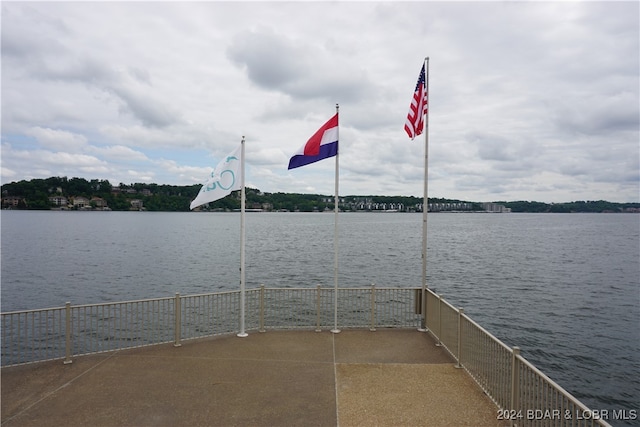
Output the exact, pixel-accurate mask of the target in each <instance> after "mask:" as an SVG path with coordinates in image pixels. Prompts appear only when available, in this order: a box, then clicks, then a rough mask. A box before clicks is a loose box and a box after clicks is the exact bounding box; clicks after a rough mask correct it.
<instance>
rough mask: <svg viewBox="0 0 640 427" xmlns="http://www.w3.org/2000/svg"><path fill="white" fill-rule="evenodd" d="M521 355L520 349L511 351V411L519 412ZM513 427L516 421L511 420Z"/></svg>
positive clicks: (516, 348)
mask: <svg viewBox="0 0 640 427" xmlns="http://www.w3.org/2000/svg"><path fill="white" fill-rule="evenodd" d="M519 355H520V347H513V349H512V351H511V411H512V413H517V412H518V407H519V406H520V369H519V361H518V356H519ZM511 425H514V419H513V418H512V419H511Z"/></svg>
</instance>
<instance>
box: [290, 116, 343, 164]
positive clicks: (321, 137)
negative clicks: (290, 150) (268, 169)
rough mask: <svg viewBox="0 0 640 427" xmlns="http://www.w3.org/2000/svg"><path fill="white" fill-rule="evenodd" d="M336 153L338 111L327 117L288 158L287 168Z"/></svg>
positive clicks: (313, 161) (312, 161)
mask: <svg viewBox="0 0 640 427" xmlns="http://www.w3.org/2000/svg"><path fill="white" fill-rule="evenodd" d="M337 154H338V113H336V115H335V116H333V117H332V118H330V119H329V121H328V122H327V123H325V124H324V125H323V126H322V127H321V128H320V129H318V131H317V132H316V133H314V134H313V136H312V137H311V138H309V140H308V141H307V143H306V144H304V145H303V146H302V147H300V148H299V149H298V151H296V152H295V154H294V155H293V156H292V157H291V159H290V160H289V167H288V169H293V168H299V167H300V166H305V165H308V164H310V163H315V162H317V161H319V160H322V159H327V158H329V157H333V156H335V155H337Z"/></svg>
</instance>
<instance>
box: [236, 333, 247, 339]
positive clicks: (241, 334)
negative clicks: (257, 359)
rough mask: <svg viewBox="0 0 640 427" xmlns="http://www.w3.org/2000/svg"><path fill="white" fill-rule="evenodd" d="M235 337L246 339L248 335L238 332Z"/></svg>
mask: <svg viewBox="0 0 640 427" xmlns="http://www.w3.org/2000/svg"><path fill="white" fill-rule="evenodd" d="M236 336H238V337H240V338H246V337H248V336H249V334H248V333H246V332H240V333H239V334H237V335H236Z"/></svg>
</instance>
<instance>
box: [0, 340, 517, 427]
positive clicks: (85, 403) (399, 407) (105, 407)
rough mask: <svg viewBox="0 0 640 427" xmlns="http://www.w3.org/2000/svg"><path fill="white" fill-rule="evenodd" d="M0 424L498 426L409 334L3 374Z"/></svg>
mask: <svg viewBox="0 0 640 427" xmlns="http://www.w3.org/2000/svg"><path fill="white" fill-rule="evenodd" d="M1 387H2V405H1V409H2V418H1V420H2V421H1V422H2V427H5V426H6V427H17V426H141V427H146V426H256V427H260V426H341V427H350V426H435V427H445V426H455V427H462V426H473V427H485V426H486V427H495V426H503V425H504V424H503V422H501V421H498V420H497V407H496V406H495V404H494V403H493V402H492V401H491V400H490V399H489V398H488V397H487V396H486V395H485V394H484V393H483V392H482V390H481V389H480V388H479V387H478V385H477V384H476V383H475V382H474V381H473V380H472V378H471V377H470V376H469V375H468V374H467V373H466V372H465V371H464V370H463V369H456V368H455V362H454V361H453V360H452V359H451V358H450V356H449V355H448V354H447V353H446V351H445V350H444V349H442V348H441V347H437V346H436V345H435V342H434V340H433V339H432V337H431V336H430V335H429V334H427V333H424V332H419V331H416V330H412V329H379V330H377V331H375V332H371V331H368V330H348V329H347V330H343V331H342V332H340V333H338V334H334V333H331V332H329V331H323V332H314V331H267V332H265V333H258V332H253V333H250V334H249V336H248V337H246V338H239V337H237V336H235V335H228V336H219V337H212V338H205V339H198V340H191V341H184V342H183V343H182V345H181V346H180V347H174V346H173V345H172V344H161V345H154V346H149V347H142V348H136V349H128V350H120V351H115V352H109V353H102V354H95V355H88V356H81V357H76V358H74V360H73V363H71V364H67V365H65V364H63V362H62V361H61V360H56V361H48V362H40V363H34V364H29V365H22V366H14V367H6V368H2V370H1Z"/></svg>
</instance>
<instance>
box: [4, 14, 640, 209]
mask: <svg viewBox="0 0 640 427" xmlns="http://www.w3.org/2000/svg"><path fill="white" fill-rule="evenodd" d="M247 6H248V5H247V4H246V3H243V2H237V3H233V2H196V3H189V4H186V3H179V2H160V3H146V2H102V3H93V2H86V3H83V2H74V3H68V2H42V3H32V2H4V3H3V4H2V28H1V31H2V43H3V46H2V47H3V48H2V95H1V96H2V98H1V101H2V182H3V183H5V182H9V181H15V180H20V179H30V178H34V177H38V178H46V177H48V176H51V175H59V174H64V175H68V176H83V177H85V178H87V179H109V180H112V181H114V183H115V184H117V183H119V182H127V183H128V182H145V181H147V180H148V181H149V182H151V181H153V182H157V183H160V184H175V185H185V184H195V183H198V182H200V181H201V180H202V173H203V172H204V174H205V175H206V174H207V173H208V171H210V170H211V168H212V167H213V166H215V164H217V162H218V160H219V159H220V158H221V157H222V156H224V155H225V154H226V153H228V152H229V151H230V150H232V149H233V148H234V147H235V146H236V144H238V143H239V141H240V138H241V137H242V136H243V135H244V136H246V139H247V184H250V185H253V186H255V187H257V188H259V189H261V190H263V191H268V192H278V191H284V192H307V191H313V192H320V193H323V194H332V193H333V188H334V185H333V162H332V161H325V162H320V163H319V164H316V165H314V166H310V167H305V168H300V169H298V170H295V171H288V170H287V169H286V167H287V163H288V158H289V156H290V155H291V153H292V152H293V151H295V149H297V148H298V147H299V146H300V145H301V144H303V143H304V142H305V141H306V139H307V138H308V137H310V136H311V135H312V134H313V133H314V132H315V130H317V128H318V127H319V126H320V125H321V124H322V123H324V122H325V121H326V120H327V119H328V118H329V117H330V116H331V115H332V114H333V112H334V111H335V104H336V103H339V104H340V124H341V129H340V135H341V142H340V144H341V154H340V166H341V171H340V172H341V174H340V189H341V193H342V194H389V195H394V194H397V195H415V196H421V195H422V188H423V183H422V177H423V175H424V169H423V167H424V143H423V140H421V139H420V138H418V139H417V140H416V141H413V142H411V141H409V140H408V138H407V137H406V135H405V134H404V132H403V130H402V127H403V124H404V120H405V117H406V113H407V110H408V106H409V100H410V97H411V93H412V90H413V87H414V85H415V81H416V78H417V74H418V70H419V67H420V65H421V61H422V60H423V58H424V57H425V56H430V58H431V60H430V94H429V102H430V117H429V125H430V126H429V144H430V146H429V176H430V185H429V192H430V195H431V196H432V197H451V198H459V199H463V200H473V201H490V200H495V199H496V198H497V197H498V196H499V198H501V199H503V200H516V199H517V200H539V201H569V200H571V199H583V200H592V199H609V200H612V201H637V200H638V198H639V197H640V196H639V191H638V190H639V188H638V186H639V183H638V182H639V179H640V178H639V172H638V170H639V165H638V163H639V160H638V159H639V158H640V147H639V146H638V140H639V127H640V124H639V116H640V112H639V107H638V105H639V104H640V102H639V93H638V92H639V90H638V88H639V86H640V85H639V82H640V79H639V77H638V75H639V73H640V70H639V65H638V64H639V62H640V61H639V56H640V55H639V53H638V52H639V50H640V48H639V39H640V23H639V21H640V18H639V12H640V10H639V9H640V5H639V4H638V3H637V2H614V3H605V2H501V3H497V2H464V3H459V2H338V3H331V4H330V7H329V3H325V2H304V3H294V2H289V3H287V2H273V3H271V2H264V3H260V2H258V3H252V4H251V7H250V8H249V7H247ZM416 16H420V17H421V24H419V25H413V24H408V23H415V22H416V21H415V17H416ZM47 174H49V175H47Z"/></svg>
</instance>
